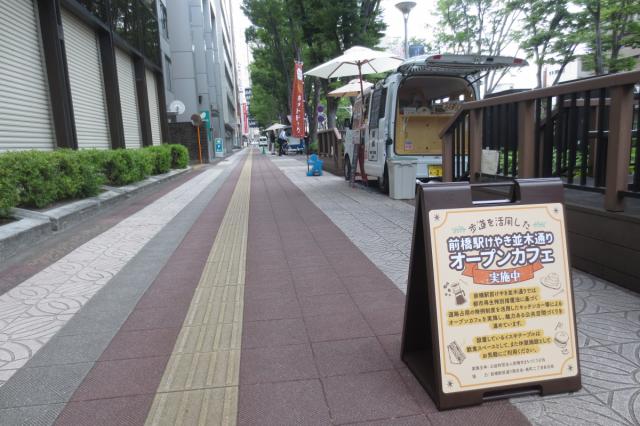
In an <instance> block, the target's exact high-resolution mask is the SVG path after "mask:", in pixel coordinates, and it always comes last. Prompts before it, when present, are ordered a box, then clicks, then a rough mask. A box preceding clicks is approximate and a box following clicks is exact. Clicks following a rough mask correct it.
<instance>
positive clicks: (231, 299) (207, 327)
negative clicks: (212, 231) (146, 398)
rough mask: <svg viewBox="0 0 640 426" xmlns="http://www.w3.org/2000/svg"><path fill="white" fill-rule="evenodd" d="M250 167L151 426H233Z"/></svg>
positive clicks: (214, 248)
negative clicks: (198, 425)
mask: <svg viewBox="0 0 640 426" xmlns="http://www.w3.org/2000/svg"><path fill="white" fill-rule="evenodd" d="M251 166H252V160H251V156H250V157H249V159H248V160H247V161H246V163H245V165H244V167H243V169H242V173H241V175H240V179H239V181H238V184H237V186H236V189H235V191H234V193H233V195H232V197H231V201H230V202H229V206H228V208H227V211H226V213H225V215H224V218H223V219H222V223H221V224H220V228H219V230H218V233H217V236H216V238H215V241H214V243H213V246H212V248H211V251H210V253H209V256H208V258H207V261H206V264H205V265H204V269H203V271H202V276H201V277H200V281H199V283H198V286H197V288H196V289H195V293H194V297H193V299H192V301H191V304H190V306H189V310H188V312H187V315H186V318H185V320H184V322H183V324H182V328H181V329H180V334H179V336H178V339H177V342H176V344H175V346H174V347H173V351H172V353H171V355H170V358H169V362H168V363H167V366H166V369H165V372H164V375H163V376H162V379H161V381H160V385H159V386H158V390H157V394H156V396H155V398H154V400H153V405H152V406H151V410H150V412H149V414H148V417H147V421H146V424H147V425H175V424H190V425H197V424H200V425H209V424H225V425H230V424H235V420H236V410H237V404H238V385H239V364H240V342H241V333H242V316H243V299H244V282H245V266H246V253H247V233H248V220H249V199H250V191H251Z"/></svg>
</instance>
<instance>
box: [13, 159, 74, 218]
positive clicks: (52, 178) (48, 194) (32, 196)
mask: <svg viewBox="0 0 640 426" xmlns="http://www.w3.org/2000/svg"><path fill="white" fill-rule="evenodd" d="M2 160H3V163H4V164H3V167H2V168H5V167H6V168H8V169H9V172H10V173H11V174H12V175H13V179H14V182H15V184H16V187H17V188H18V191H19V194H20V195H19V197H20V204H23V205H26V206H31V207H44V206H46V205H47V204H50V203H52V202H54V201H55V200H56V199H57V198H58V194H59V193H60V192H61V191H60V190H59V189H58V185H57V184H58V182H59V180H58V176H57V173H56V166H55V163H54V162H53V161H50V160H49V154H48V153H45V152H39V151H23V152H15V153H14V152H12V153H7V154H4V155H3V157H2Z"/></svg>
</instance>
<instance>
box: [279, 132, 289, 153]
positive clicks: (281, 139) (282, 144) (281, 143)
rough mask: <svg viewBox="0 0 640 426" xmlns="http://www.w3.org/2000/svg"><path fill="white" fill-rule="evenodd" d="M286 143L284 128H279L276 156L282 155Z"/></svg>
mask: <svg viewBox="0 0 640 426" xmlns="http://www.w3.org/2000/svg"><path fill="white" fill-rule="evenodd" d="M286 145H287V132H285V131H284V129H282V130H280V135H278V156H282V155H283V154H284V152H285V149H286Z"/></svg>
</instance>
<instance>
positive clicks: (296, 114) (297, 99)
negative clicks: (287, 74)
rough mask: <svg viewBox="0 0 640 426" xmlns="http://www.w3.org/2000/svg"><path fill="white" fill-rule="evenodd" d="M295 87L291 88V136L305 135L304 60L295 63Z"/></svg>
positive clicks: (301, 136)
mask: <svg viewBox="0 0 640 426" xmlns="http://www.w3.org/2000/svg"><path fill="white" fill-rule="evenodd" d="M293 71H294V72H293V75H294V79H293V88H292V90H291V136H292V137H294V138H303V137H304V80H303V76H302V62H297V61H296V63H295V67H294V70H293Z"/></svg>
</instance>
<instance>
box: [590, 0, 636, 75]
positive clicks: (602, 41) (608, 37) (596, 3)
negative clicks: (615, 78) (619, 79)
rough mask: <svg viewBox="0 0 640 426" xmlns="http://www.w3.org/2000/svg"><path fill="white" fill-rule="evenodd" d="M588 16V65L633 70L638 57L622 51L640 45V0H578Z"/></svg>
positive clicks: (597, 68)
mask: <svg viewBox="0 0 640 426" xmlns="http://www.w3.org/2000/svg"><path fill="white" fill-rule="evenodd" d="M577 3H578V5H579V6H581V8H582V11H583V12H582V13H583V15H584V16H585V28H584V30H585V36H584V40H583V41H584V42H585V43H586V44H587V51H588V55H587V56H586V57H585V58H584V59H585V61H584V64H585V67H586V68H587V69H591V70H594V71H595V73H596V74H603V73H605V72H610V73H614V72H620V71H626V70H631V69H633V68H634V66H635V65H636V63H637V59H636V58H634V57H631V56H630V55H626V56H625V55H622V54H621V53H622V52H621V50H622V49H623V48H624V47H629V48H637V47H640V21H639V20H638V16H640V2H638V1H637V0H578V1H577Z"/></svg>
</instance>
